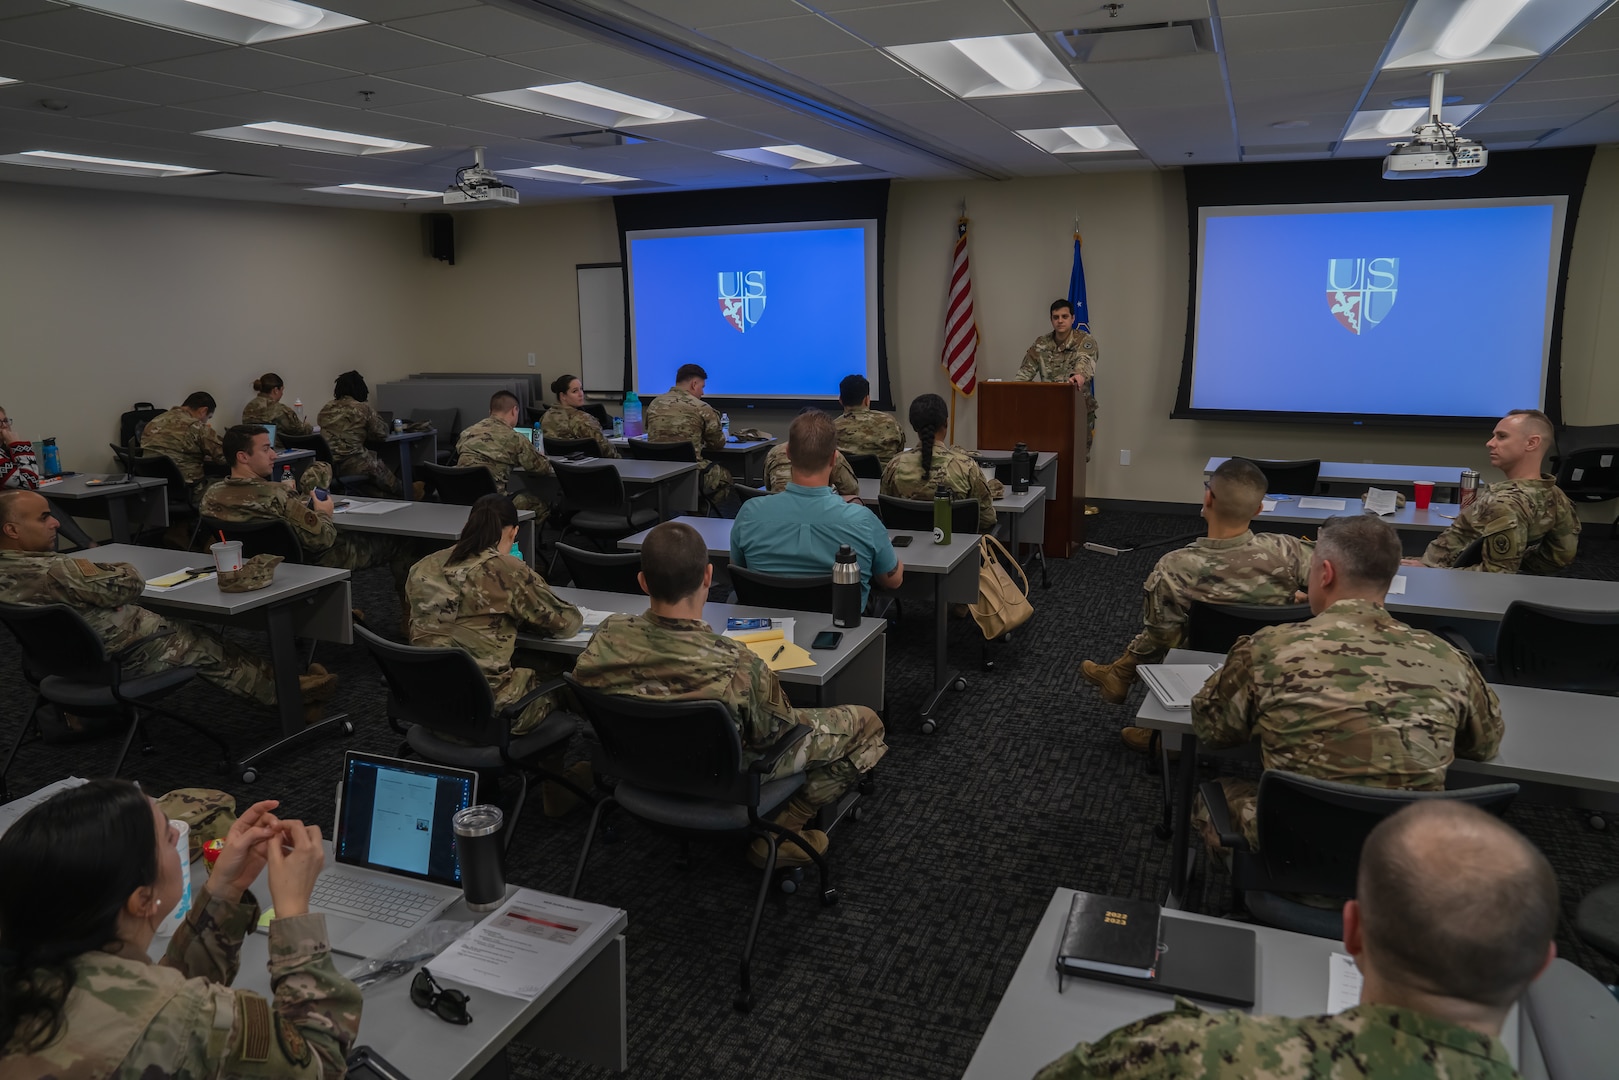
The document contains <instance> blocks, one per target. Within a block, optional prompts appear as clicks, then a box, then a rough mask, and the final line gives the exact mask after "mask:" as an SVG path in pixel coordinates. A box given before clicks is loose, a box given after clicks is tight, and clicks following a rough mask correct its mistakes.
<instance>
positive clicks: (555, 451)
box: [540, 435, 599, 458]
mask: <svg viewBox="0 0 1619 1080" xmlns="http://www.w3.org/2000/svg"><path fill="white" fill-rule="evenodd" d="M540 441H541V442H542V443H543V444H544V445H545V456H546V457H548V458H554V457H567V456H568V455H569V454H589V455H590V456H591V457H595V456H596V454H597V452H598V449H599V448H598V447H597V446H596V440H595V439H553V438H551V436H549V435H544V436H541V438H540Z"/></svg>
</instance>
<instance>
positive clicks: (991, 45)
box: [883, 34, 1080, 98]
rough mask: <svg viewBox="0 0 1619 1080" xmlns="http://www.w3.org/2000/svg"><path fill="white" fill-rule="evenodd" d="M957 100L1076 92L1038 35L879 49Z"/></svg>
mask: <svg viewBox="0 0 1619 1080" xmlns="http://www.w3.org/2000/svg"><path fill="white" fill-rule="evenodd" d="M883 51H884V52H886V53H888V54H890V55H891V56H893V57H895V58H896V59H898V60H899V61H900V62H901V63H904V64H906V65H908V66H910V67H912V68H915V69H916V70H917V71H920V72H921V73H922V74H923V75H926V76H927V77H928V78H929V79H932V80H933V81H934V82H936V83H938V84H939V85H940V86H943V87H944V88H945V89H946V90H949V91H950V92H951V93H952V94H955V95H956V96H958V97H966V98H974V97H1011V96H1015V95H1020V94H1051V93H1060V92H1062V91H1067V90H1078V89H1079V88H1080V86H1079V83H1078V82H1077V81H1076V80H1075V79H1074V76H1073V75H1072V74H1070V73H1069V71H1068V69H1067V68H1066V67H1064V66H1063V64H1062V61H1060V60H1058V59H1057V56H1056V54H1055V53H1053V52H1052V51H1051V49H1050V48H1048V47H1047V46H1046V43H1045V41H1044V40H1043V39H1042V38H1041V36H1040V35H1039V34H1012V35H1010V36H1006V37H978V38H952V39H950V40H949V41H924V42H920V43H918V44H915V45H892V46H889V47H888V48H886V49H884V50H883Z"/></svg>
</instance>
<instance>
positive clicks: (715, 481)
mask: <svg viewBox="0 0 1619 1080" xmlns="http://www.w3.org/2000/svg"><path fill="white" fill-rule="evenodd" d="M646 437H647V441H648V442H689V443H691V445H692V447H693V448H695V449H696V451H697V463H698V466H699V467H700V468H701V469H702V470H703V472H702V479H701V484H702V488H703V498H705V499H707V500H708V501H709V502H710V503H713V504H716V505H718V504H719V503H722V502H724V501H725V498H726V496H727V495H728V494H729V493H730V490H731V474H730V472H729V471H727V470H726V469H725V467H724V466H722V465H716V464H714V463H713V462H712V461H709V460H708V459H707V458H705V457H703V451H704V450H719V449H722V448H723V447H724V446H725V432H724V430H723V429H721V427H720V414H719V413H717V412H715V411H714V407H713V406H712V405H709V404H708V403H707V402H705V401H703V400H702V399H701V398H697V397H693V396H692V395H691V394H689V393H687V392H686V390H685V388H684V387H680V386H671V387H670V388H669V392H668V393H667V394H659V395H658V398H657V400H656V401H654V402H653V403H652V404H650V405H648V406H647V407H646Z"/></svg>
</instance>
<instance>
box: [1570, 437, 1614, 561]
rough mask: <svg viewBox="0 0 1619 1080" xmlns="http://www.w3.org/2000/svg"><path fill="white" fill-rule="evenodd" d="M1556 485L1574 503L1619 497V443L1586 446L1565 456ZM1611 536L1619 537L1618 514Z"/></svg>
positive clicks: (1610, 531) (1609, 531) (1609, 533)
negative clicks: (1618, 444)
mask: <svg viewBox="0 0 1619 1080" xmlns="http://www.w3.org/2000/svg"><path fill="white" fill-rule="evenodd" d="M1557 486H1558V487H1560V488H1562V489H1563V494H1565V495H1567V496H1568V497H1569V498H1570V499H1572V500H1574V501H1575V502H1606V501H1607V500H1609V499H1619V446H1591V447H1586V448H1585V449H1583V450H1576V451H1574V452H1573V453H1571V454H1569V455H1567V456H1566V457H1564V458H1562V460H1561V461H1560V462H1559V464H1558V466H1557ZM1608 535H1609V538H1610V539H1611V538H1613V537H1619V517H1616V518H1614V521H1613V524H1612V526H1610V527H1609V530H1608Z"/></svg>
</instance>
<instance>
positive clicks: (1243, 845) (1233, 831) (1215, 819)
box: [1197, 780, 1248, 851]
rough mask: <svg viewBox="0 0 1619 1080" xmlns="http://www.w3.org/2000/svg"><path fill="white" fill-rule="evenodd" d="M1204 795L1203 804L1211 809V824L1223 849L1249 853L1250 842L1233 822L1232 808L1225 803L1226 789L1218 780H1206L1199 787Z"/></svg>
mask: <svg viewBox="0 0 1619 1080" xmlns="http://www.w3.org/2000/svg"><path fill="white" fill-rule="evenodd" d="M1197 788H1198V791H1200V792H1202V794H1203V803H1204V805H1205V806H1207V807H1208V808H1209V822H1210V823H1211V824H1212V825H1213V826H1214V831H1215V832H1216V833H1218V834H1219V836H1220V844H1221V846H1222V847H1228V848H1230V849H1231V850H1232V851H1247V850H1248V840H1247V838H1246V837H1244V836H1243V835H1242V830H1241V829H1238V828H1237V827H1236V826H1235V825H1234V824H1232V821H1231V808H1230V807H1228V806H1227V805H1226V802H1225V788H1223V787H1221V786H1220V783H1219V781H1217V780H1205V781H1203V782H1202V783H1201V784H1199V785H1198V786H1197Z"/></svg>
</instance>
